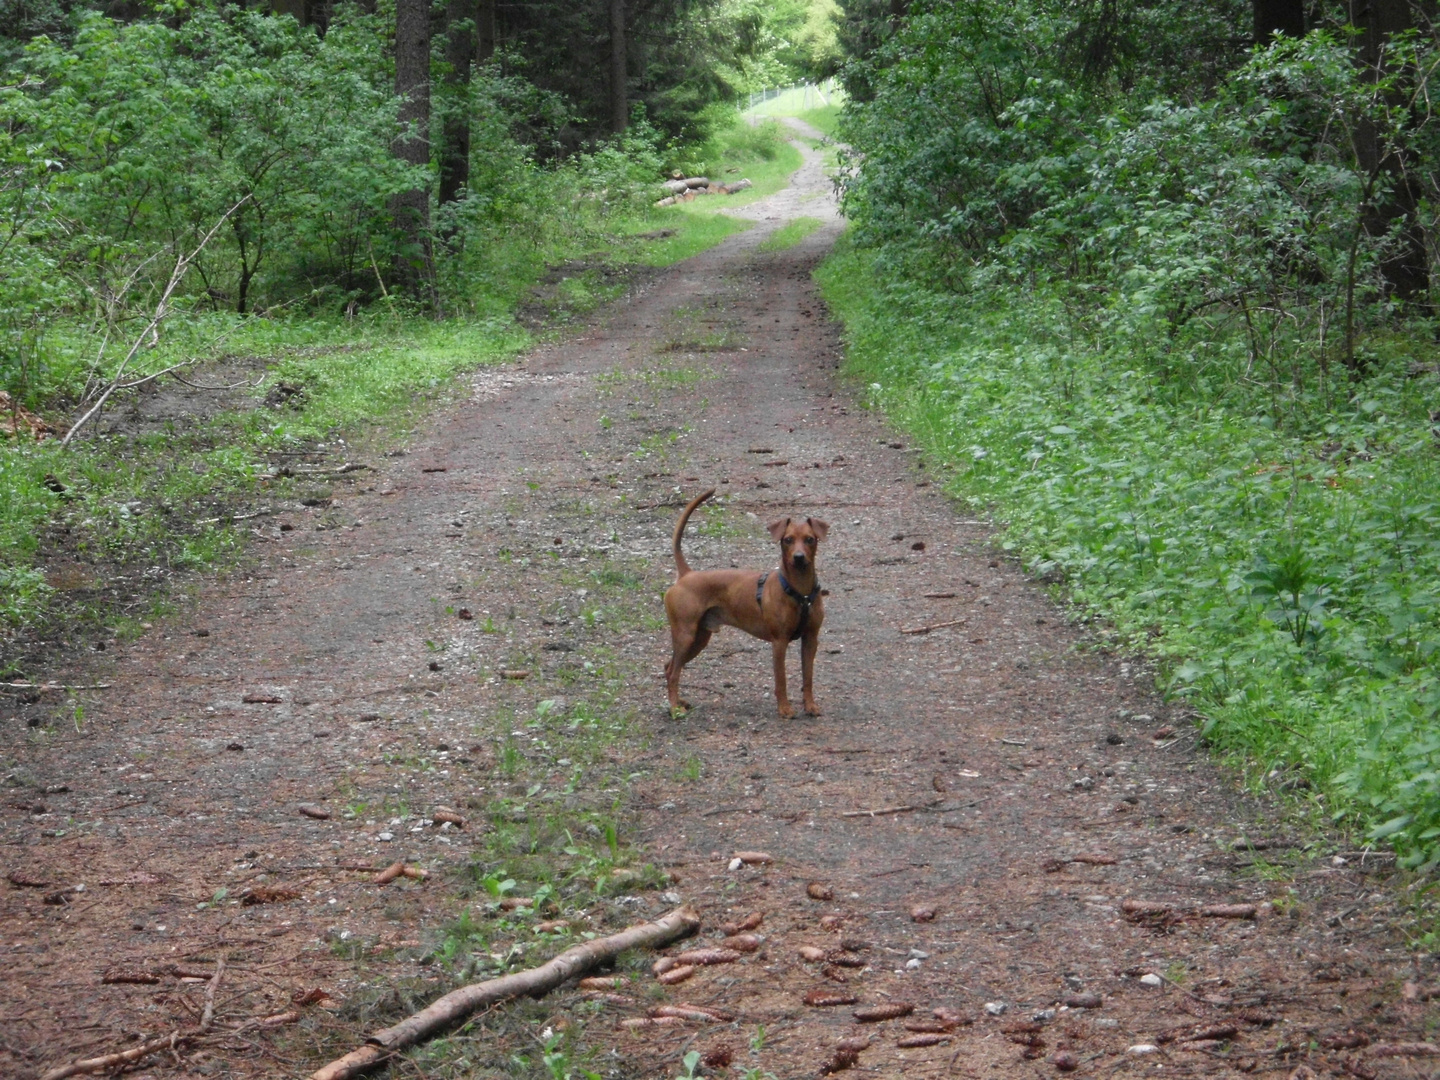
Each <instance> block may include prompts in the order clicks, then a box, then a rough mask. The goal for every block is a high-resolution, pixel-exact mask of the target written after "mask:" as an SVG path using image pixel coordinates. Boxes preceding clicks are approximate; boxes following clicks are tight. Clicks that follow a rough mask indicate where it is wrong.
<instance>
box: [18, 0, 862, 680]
mask: <svg viewBox="0 0 1440 1080" xmlns="http://www.w3.org/2000/svg"><path fill="white" fill-rule="evenodd" d="M829 11H830V8H829V6H828V4H827V2H826V0H794V2H792V3H788V4H778V5H771V4H761V3H758V2H754V0H747V2H743V3H731V2H721V0H648V2H645V0H640V2H637V0H630V2H629V3H625V2H620V0H617V2H614V3H612V2H609V0H605V2H595V3H590V4H585V5H574V4H568V5H567V4H559V3H542V4H536V5H526V6H513V5H510V6H507V5H498V6H497V5H496V4H494V3H493V2H490V0H483V2H482V0H453V2H449V3H431V2H429V0H378V2H362V3H354V4H350V3H345V4H339V3H336V4H329V3H325V4H319V3H311V2H308V0H307V2H305V3H299V2H295V3H280V2H278V0H277V3H275V4H270V3H265V4H246V3H222V2H212V0H205V2H201V3H197V4H186V3H179V4H169V3H158V4H149V3H129V2H106V0H96V2H90V0H22V2H18V3H11V4H7V5H4V6H3V8H0V390H4V391H5V394H6V395H7V396H6V397H5V399H4V401H3V402H0V406H3V407H0V423H4V424H5V426H6V427H7V428H8V429H9V430H10V431H11V432H12V433H13V438H12V440H11V441H10V443H9V445H8V446H6V447H5V448H4V449H3V450H0V616H3V623H4V624H5V627H6V629H5V631H4V640H5V641H6V642H7V643H8V644H7V648H6V653H7V657H8V660H7V670H9V671H11V672H12V673H13V672H16V671H20V670H21V668H20V667H17V666H16V665H17V664H21V667H23V663H22V662H21V659H20V658H21V657H23V656H24V655H26V649H27V648H29V646H27V645H25V644H24V642H27V641H35V642H40V644H41V645H43V642H44V639H45V638H46V637H47V636H48V637H52V638H55V639H57V641H59V642H63V641H65V640H66V639H67V638H69V637H72V636H74V635H73V634H71V633H70V631H69V630H67V629H66V627H68V626H74V625H79V624H81V623H84V622H85V621H86V619H88V620H89V621H91V622H107V623H109V624H110V625H111V628H112V630H113V629H114V628H115V627H123V626H125V625H132V624H135V623H136V622H137V620H138V619H140V618H142V617H144V615H145V613H146V612H147V611H148V610H149V609H150V605H152V604H153V603H155V602H156V595H157V590H158V592H159V594H163V592H164V589H163V585H164V582H165V581H166V580H168V578H169V576H170V575H171V574H172V573H174V572H176V571H179V570H183V569H186V568H190V567H198V566H205V565H210V564H213V563H214V562H215V561H216V560H223V559H226V558H229V557H230V556H231V554H232V553H233V552H234V551H236V550H237V549H238V546H239V545H240V540H239V534H238V533H237V531H236V529H235V528H234V526H233V523H232V521H231V515H232V512H233V511H234V510H235V504H236V500H240V501H241V502H244V501H246V500H248V499H251V498H254V497H259V496H260V495H261V494H262V488H263V490H264V492H275V493H280V492H283V491H285V490H288V489H290V488H293V487H295V484H294V483H293V482H291V481H290V480H287V479H286V478H285V477H276V476H275V475H273V474H274V473H275V472H276V469H277V468H278V466H277V465H276V462H277V461H279V462H280V463H281V464H283V462H284V461H285V460H286V458H285V455H287V454H288V455H294V454H296V453H300V452H302V451H303V452H306V453H308V454H309V455H310V456H311V457H315V456H316V455H318V456H320V457H324V456H325V455H327V454H328V455H341V456H342V463H343V455H344V454H345V449H344V447H345V446H346V442H345V436H347V435H348V436H350V437H351V438H352V439H353V438H354V436H355V435H356V434H357V433H359V432H363V431H364V430H365V429H366V428H367V427H368V426H379V427H381V428H384V427H386V426H387V425H391V426H393V425H394V424H396V423H399V424H402V425H403V423H404V422H405V419H404V418H405V417H408V416H410V415H412V414H413V406H414V405H415V404H416V403H417V402H419V401H422V400H424V399H425V398H426V397H427V396H433V394H434V393H437V392H444V388H445V387H446V386H447V385H448V381H449V379H450V378H451V376H453V375H454V374H456V373H457V372H459V371H462V370H465V369H467V368H470V367H473V366H474V365H475V364H477V363H481V362H484V361H485V360H487V359H494V358H497V357H499V356H503V355H507V354H509V353H513V352H514V351H515V350H517V349H518V348H520V347H522V346H523V344H524V343H525V342H526V341H527V340H529V337H530V334H531V332H532V331H533V329H534V324H535V319H534V318H531V319H529V321H528V323H527V325H528V326H529V329H527V326H526V325H521V324H520V323H518V322H517V321H516V315H517V313H518V312H519V310H520V308H521V307H522V306H524V305H526V304H527V303H529V300H528V299H527V298H529V297H530V296H531V290H532V288H533V287H535V286H537V283H539V284H543V285H544V291H545V292H546V298H545V300H544V302H543V303H542V304H540V307H542V308H543V309H544V311H543V312H541V322H544V321H546V320H549V321H550V322H551V323H553V322H554V321H555V320H556V319H559V320H561V321H563V320H564V319H566V318H572V317H574V316H575V315H577V314H579V313H582V312H583V311H585V310H587V309H588V308H590V307H593V306H594V305H595V304H597V303H599V302H601V301H603V300H605V299H607V298H610V297H613V296H615V295H618V293H619V291H621V290H623V287H624V286H623V277H624V275H623V274H621V273H620V272H619V271H620V269H622V268H623V267H624V265H625V264H627V263H639V264H650V265H660V264H664V263H667V262H671V261H674V260H676V259H679V258H683V257H685V256H686V255H688V254H690V253H693V252H694V251H696V250H699V249H701V248H703V247H704V246H707V245H708V244H712V243H715V242H718V241H719V240H720V239H721V238H723V236H725V235H726V234H727V233H728V232H732V231H734V230H736V229H738V228H740V227H741V225H740V224H739V223H737V222H735V221H733V220H732V219H726V218H722V217H719V216H717V215H714V214H709V213H705V212H703V211H701V210H700V209H699V208H698V207H697V208H693V209H691V208H687V209H686V210H685V211H676V212H674V213H671V214H669V215H659V214H658V212H656V211H655V210H654V209H653V207H652V203H653V202H654V201H655V200H656V198H657V195H658V194H659V193H660V192H659V188H658V184H659V181H660V180H661V179H662V178H663V176H664V175H665V174H666V173H667V172H668V171H669V170H671V169H683V170H685V171H686V172H687V173H688V174H691V175H693V174H695V173H699V172H706V171H709V172H711V173H713V174H714V175H716V176H724V177H729V178H731V179H735V178H738V177H739V175H740V174H741V173H744V174H745V175H746V176H747V177H748V178H750V179H753V181H754V182H755V187H754V188H753V189H752V191H751V192H750V193H747V196H736V197H733V198H732V199H731V200H730V201H731V202H732V203H733V202H735V201H737V200H739V199H742V198H744V197H758V196H760V195H763V194H764V193H766V192H768V191H772V190H775V189H776V188H777V187H779V186H783V184H784V182H785V176H786V175H787V174H788V171H789V170H791V169H793V168H794V167H796V166H797V165H798V163H799V160H798V156H797V155H796V154H795V152H794V150H793V149H792V148H790V147H789V146H788V145H787V144H786V142H785V140H784V139H783V138H782V137H781V136H780V134H779V131H778V128H776V126H775V125H774V124H773V122H772V123H770V124H768V125H765V124H762V125H760V126H758V127H751V126H749V125H746V124H743V123H741V122H740V117H739V113H738V111H737V109H736V104H735V103H736V101H737V100H738V99H739V97H740V95H742V94H745V93H748V92H749V91H750V90H751V89H755V88H763V87H764V86H767V85H772V84H773V81H793V80H795V79H799V78H803V77H806V75H807V74H808V73H811V72H815V73H821V72H822V71H824V70H829V69H833V67H834V64H835V63H836V61H837V58H838V53H836V51H835V50H836V46H835V44H834V41H835V39H834V34H833V32H831V31H830V30H829V29H828V28H829V27H830V21H829V17H828V12H829ZM617 12H618V17H619V22H618V24H617V23H616V22H614V21H613V20H614V19H615V18H616V16H617ZM617 72H618V75H617ZM662 218H663V220H662ZM657 224H664V225H667V226H668V228H666V229H657V227H656V226H657ZM670 234H673V235H670ZM552 278H553V280H548V279H552ZM531 306H532V307H533V306H534V304H531ZM216 365H219V367H218V368H217V367H216ZM212 369H214V370H219V371H220V372H221V376H223V377H221V376H214V377H211V376H208V375H207V374H206V372H209V371H211V370H212ZM197 371H199V372H200V373H201V374H200V375H199V376H197V375H196V372H197ZM180 379H185V380H188V381H187V382H186V383H185V384H184V385H185V386H187V387H189V389H190V390H191V391H192V393H191V396H192V398H194V399H195V401H196V405H195V407H194V414H193V415H187V416H184V417H181V418H180V419H179V420H178V421H177V422H170V421H167V422H166V424H165V425H164V426H163V427H159V428H156V427H155V426H154V425H151V426H150V427H145V426H144V425H141V426H139V427H136V426H135V425H134V424H132V423H129V422H120V423H118V424H117V423H114V422H112V423H109V424H108V426H107V425H106V424H102V422H101V421H102V420H104V419H105V418H107V417H108V418H110V419H111V420H112V421H113V418H114V417H116V416H117V415H119V413H118V410H119V409H120V407H121V406H122V405H126V406H132V405H135V404H136V402H137V401H138V400H139V399H138V398H137V395H144V394H153V393H154V392H156V391H157V390H158V389H159V388H160V387H161V386H162V385H172V386H178V385H180V384H178V383H176V382H175V381H174V380H180ZM234 380H239V381H238V383H236V387H238V388H239V389H236V387H232V388H231V390H230V391H227V392H226V393H225V394H207V392H205V391H196V390H195V389H194V388H195V387H197V386H207V385H219V384H226V385H229V384H230V383H231V382H232V381H234ZM247 383H254V384H255V385H254V386H253V387H250V388H249V389H246V388H245V387H246V385H247ZM277 386H278V387H280V389H278V390H277ZM237 395H238V399H237ZM257 405H258V406H259V407H258V408H257V407H256V406H257ZM41 417H44V418H45V419H44V420H42V419H41ZM47 421H48V424H49V427H50V428H52V429H53V437H47V436H50V435H51V434H52V433H51V432H50V431H47V430H45V429H44V428H43V427H41V426H40V425H44V424H46V422H47ZM67 433H68V435H69V437H70V438H69V443H68V446H62V445H60V443H61V440H62V437H64V436H66V435H67ZM35 435H39V436H41V438H40V439H39V440H36V439H32V436H35ZM281 471H283V470H281ZM292 493H293V492H292ZM242 509H243V507H242ZM57 561H58V562H60V563H65V564H70V563H72V562H78V563H79V564H81V565H89V564H92V563H93V564H95V565H97V566H105V567H108V568H109V569H108V570H106V571H105V572H104V573H103V574H102V575H101V576H102V577H105V578H109V579H111V580H114V581H124V580H130V581H131V585H129V586H126V587H125V588H123V589H121V590H120V591H119V592H118V593H117V592H114V590H112V594H111V595H107V596H106V597H105V599H104V601H103V602H100V601H95V600H93V599H85V597H87V596H92V595H93V590H90V589H88V588H86V587H77V586H76V585H74V584H67V582H66V580H62V579H61V578H57V576H56V575H55V574H54V573H49V574H47V572H46V570H45V566H46V564H48V563H55V562H57ZM72 577H75V579H76V580H77V581H79V582H81V583H82V585H83V583H84V582H86V581H89V580H91V578H92V577H93V575H92V574H90V573H89V572H85V573H79V572H77V574H76V575H72ZM62 578H63V575H62ZM122 594H123V597H122ZM117 598H123V603H120V605H119V610H115V603H116V601H117ZM77 604H78V605H79V609H83V614H85V616H86V618H85V619H78V622H77V618H78V616H79V615H80V614H82V612H81V610H79V609H77ZM97 604H98V606H97ZM92 609H93V610H92ZM35 647H36V648H39V647H40V645H37V646H35Z"/></svg>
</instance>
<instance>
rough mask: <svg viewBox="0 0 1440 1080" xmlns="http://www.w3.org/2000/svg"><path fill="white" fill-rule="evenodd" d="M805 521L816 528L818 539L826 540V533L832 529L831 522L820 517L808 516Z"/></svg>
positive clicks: (816, 537)
mask: <svg viewBox="0 0 1440 1080" xmlns="http://www.w3.org/2000/svg"><path fill="white" fill-rule="evenodd" d="M805 523H806V524H807V525H809V526H810V528H812V529H814V530H815V539H816V540H824V539H825V534H826V533H828V532H829V531H830V525H829V523H828V522H825V521H821V520H820V519H819V518H806V519H805Z"/></svg>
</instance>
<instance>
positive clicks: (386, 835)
mask: <svg viewBox="0 0 1440 1080" xmlns="http://www.w3.org/2000/svg"><path fill="white" fill-rule="evenodd" d="M375 839H376V840H379V841H380V842H381V843H382V844H388V843H389V842H390V841H391V840H394V839H395V834H394V833H390V832H382V833H377V834H376V836H375Z"/></svg>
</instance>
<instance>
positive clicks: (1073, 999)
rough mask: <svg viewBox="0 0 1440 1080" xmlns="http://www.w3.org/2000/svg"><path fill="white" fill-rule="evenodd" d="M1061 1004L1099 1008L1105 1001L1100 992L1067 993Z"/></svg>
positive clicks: (1070, 1007)
mask: <svg viewBox="0 0 1440 1080" xmlns="http://www.w3.org/2000/svg"><path fill="white" fill-rule="evenodd" d="M1060 1004H1061V1005H1064V1006H1065V1007H1066V1008H1069V1009H1098V1008H1100V1007H1101V1006H1102V1005H1103V1004H1104V1002H1103V1001H1102V1000H1101V998H1100V995H1099V994H1066V995H1065V996H1064V997H1063V998H1061V999H1060Z"/></svg>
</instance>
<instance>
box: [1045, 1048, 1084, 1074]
mask: <svg viewBox="0 0 1440 1080" xmlns="http://www.w3.org/2000/svg"><path fill="white" fill-rule="evenodd" d="M1050 1064H1051V1065H1054V1066H1055V1068H1056V1069H1058V1070H1059V1071H1060V1072H1074V1071H1075V1070H1076V1069H1078V1068H1079V1067H1080V1059H1079V1058H1077V1057H1076V1056H1075V1055H1074V1054H1072V1053H1070V1051H1069V1050H1061V1051H1060V1052H1059V1053H1055V1054H1051V1055H1050Z"/></svg>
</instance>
